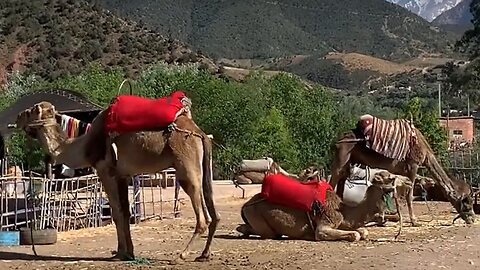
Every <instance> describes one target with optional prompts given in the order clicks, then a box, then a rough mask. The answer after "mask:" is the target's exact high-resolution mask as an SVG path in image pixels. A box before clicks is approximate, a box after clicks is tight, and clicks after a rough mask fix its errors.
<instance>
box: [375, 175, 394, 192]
mask: <svg viewBox="0 0 480 270" xmlns="http://www.w3.org/2000/svg"><path fill="white" fill-rule="evenodd" d="M396 179H397V178H396V177H395V175H393V174H391V173H389V172H387V171H381V172H378V173H376V174H375V175H374V176H373V179H372V186H375V187H377V188H379V189H381V190H382V192H383V193H385V194H386V193H390V192H392V191H393V190H394V189H395V184H396Z"/></svg>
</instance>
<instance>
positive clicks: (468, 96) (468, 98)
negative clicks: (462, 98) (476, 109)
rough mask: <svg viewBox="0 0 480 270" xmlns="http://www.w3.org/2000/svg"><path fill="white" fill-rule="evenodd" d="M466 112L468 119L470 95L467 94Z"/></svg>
mask: <svg viewBox="0 0 480 270" xmlns="http://www.w3.org/2000/svg"><path fill="white" fill-rule="evenodd" d="M467 111H468V116H469V117H470V95H469V94H467Z"/></svg>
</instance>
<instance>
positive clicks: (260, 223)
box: [243, 205, 279, 239]
mask: <svg viewBox="0 0 480 270" xmlns="http://www.w3.org/2000/svg"><path fill="white" fill-rule="evenodd" d="M243 213H244V215H245V217H248V225H249V227H250V228H249V229H250V234H256V235H259V236H260V238H262V239H275V238H278V237H279V235H278V234H277V233H276V232H275V231H274V230H273V229H272V227H270V225H269V224H268V222H267V220H266V219H265V218H264V217H263V215H262V211H259V210H257V208H256V207H255V206H254V205H252V206H247V207H245V208H244V209H243Z"/></svg>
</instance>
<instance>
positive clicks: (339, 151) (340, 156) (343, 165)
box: [330, 142, 356, 198]
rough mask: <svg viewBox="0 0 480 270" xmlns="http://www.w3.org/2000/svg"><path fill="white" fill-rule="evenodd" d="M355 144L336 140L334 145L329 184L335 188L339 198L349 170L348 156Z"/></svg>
mask: <svg viewBox="0 0 480 270" xmlns="http://www.w3.org/2000/svg"><path fill="white" fill-rule="evenodd" d="M355 145H356V144H355V143H350V142H346V143H342V142H338V143H337V145H336V146H335V147H336V150H335V157H334V160H333V166H332V176H331V179H330V185H331V186H332V187H333V188H335V187H336V188H337V195H338V196H340V198H343V191H344V189H345V180H346V179H347V177H348V175H349V171H350V156H351V152H352V150H353V148H354V147H355Z"/></svg>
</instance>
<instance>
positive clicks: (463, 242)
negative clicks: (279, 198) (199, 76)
mask: <svg viewBox="0 0 480 270" xmlns="http://www.w3.org/2000/svg"><path fill="white" fill-rule="evenodd" d="M250 195H251V194H250V193H249V194H248V196H250ZM216 202H217V205H218V208H219V210H220V213H221V215H222V220H221V224H220V226H219V229H218V231H217V233H216V238H215V240H214V242H213V246H212V259H211V261H209V262H204V263H199V262H193V260H194V258H195V257H196V256H198V255H199V254H200V252H201V250H202V249H203V245H204V243H205V238H202V239H201V240H199V241H197V242H196V244H195V245H194V249H193V252H192V254H191V255H190V257H189V258H188V259H187V261H186V262H185V263H183V264H181V265H173V266H172V265H170V264H169V261H170V260H171V259H173V258H176V256H177V255H178V254H179V252H180V250H181V249H182V248H183V247H184V245H185V244H186V242H187V241H188V239H189V237H190V236H191V233H192V232H193V228H194V226H195V220H194V215H193V212H192V210H191V206H190V204H189V203H188V204H187V205H184V206H183V207H182V216H181V217H180V218H178V219H164V220H150V221H147V222H143V223H141V224H140V225H134V226H133V228H132V234H133V239H134V245H135V254H136V256H137V261H135V262H112V261H108V258H109V257H110V256H111V251H112V250H114V249H115V248H116V245H117V244H116V237H115V230H114V227H113V226H106V227H102V228H98V229H84V230H78V231H70V232H62V233H59V236H58V243H57V244H55V245H50V246H37V252H38V254H39V255H40V256H41V257H39V258H37V257H35V256H34V255H33V252H32V250H31V247H29V246H18V247H0V269H1V270H5V269H31V270H33V269H55V270H60V269H81V270H86V269H95V270H107V269H115V268H116V269H198V270H201V269H392V268H395V269H417V270H421V269H478V268H479V267H480V244H479V243H480V230H479V226H478V223H479V222H478V221H477V224H475V225H472V226H466V225H464V223H463V222H462V221H457V223H456V224H455V225H453V226H452V225H451V223H452V220H453V217H454V213H452V209H453V208H452V207H451V206H450V204H448V203H439V202H429V204H428V205H429V207H430V209H431V211H428V209H427V208H426V206H425V203H423V202H416V203H415V210H416V213H417V216H418V218H419V221H420V223H421V227H410V225H409V224H408V222H405V225H404V230H403V233H402V235H401V236H400V239H399V240H400V241H398V242H392V241H391V239H393V236H394V234H395V232H396V230H397V228H398V227H397V226H396V224H395V223H387V227H371V228H370V229H369V231H370V235H371V236H370V240H368V241H360V242H356V243H350V242H308V241H293V240H260V239H255V238H253V239H248V240H247V239H238V238H237V237H238V236H239V234H238V233H237V232H236V231H235V228H236V226H237V225H238V224H240V223H241V217H240V215H239V211H240V207H241V205H242V203H243V202H245V199H240V198H238V197H235V198H234V197H228V196H223V197H222V196H218V198H217V199H216ZM405 208H406V207H405ZM405 214H406V213H405ZM406 219H407V220H406V221H408V218H406Z"/></svg>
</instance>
